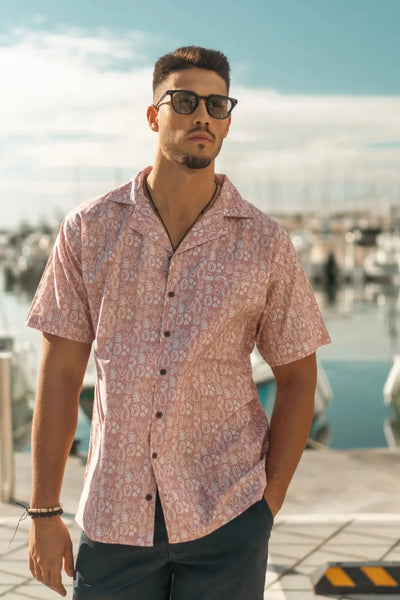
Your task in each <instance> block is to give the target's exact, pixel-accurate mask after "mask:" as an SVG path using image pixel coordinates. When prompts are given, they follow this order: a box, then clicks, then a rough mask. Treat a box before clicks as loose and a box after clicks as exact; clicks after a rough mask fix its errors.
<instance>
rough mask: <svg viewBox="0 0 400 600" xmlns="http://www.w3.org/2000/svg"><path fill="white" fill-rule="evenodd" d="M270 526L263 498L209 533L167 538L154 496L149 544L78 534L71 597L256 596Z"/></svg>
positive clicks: (193, 599)
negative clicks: (181, 539)
mask: <svg viewBox="0 0 400 600" xmlns="http://www.w3.org/2000/svg"><path fill="white" fill-rule="evenodd" d="M272 524H273V517H272V513H271V511H270V509H269V507H268V504H267V503H266V501H265V500H264V499H263V500H260V501H259V502H256V504H253V506H251V507H250V508H248V509H247V510H246V511H245V512H244V513H242V514H241V515H239V516H238V517H236V518H235V519H233V520H232V521H230V522H229V523H227V524H226V525H223V526H222V527H220V528H219V529H217V530H216V531H213V532H212V533H210V534H209V535H207V536H205V537H202V538H199V539H197V540H193V541H190V542H183V543H180V544H170V543H169V542H168V537H167V531H166V527H165V521H164V516H163V512H162V508H161V503H160V501H159V498H158V496H157V503H156V516H155V533H154V546H153V547H150V548H149V547H141V546H127V545H119V544H103V543H100V542H94V541H92V540H90V539H89V538H88V537H87V536H86V534H85V533H82V537H81V542H80V546H79V551H78V556H77V561H76V573H75V579H74V596H73V598H74V600H85V599H91V600H93V599H97V600H262V599H263V596H264V586H265V573H266V568H267V558H268V540H269V536H270V533H271V528H272Z"/></svg>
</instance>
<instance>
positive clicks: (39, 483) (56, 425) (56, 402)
mask: <svg viewBox="0 0 400 600" xmlns="http://www.w3.org/2000/svg"><path fill="white" fill-rule="evenodd" d="M40 379H41V380H39V388H38V394H37V398H36V404H35V412H34V419H33V427H32V495H31V506H35V507H43V508H44V507H51V506H56V505H57V503H58V502H59V500H60V490H61V485H62V480H63V476H64V470H65V464H66V461H67V458H68V454H69V451H70V448H71V444H72V442H73V439H74V435H75V431H76V426H77V416H78V403H79V392H80V388H77V387H76V386H73V385H71V383H70V382H66V381H63V379H62V378H59V379H58V380H56V381H55V380H54V379H55V378H54V377H46V375H43V376H41V378H40Z"/></svg>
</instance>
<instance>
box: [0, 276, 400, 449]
mask: <svg viewBox="0 0 400 600" xmlns="http://www.w3.org/2000/svg"><path fill="white" fill-rule="evenodd" d="M315 292H316V295H317V299H318V301H319V304H320V306H321V309H322V312H323V315H324V318H325V321H326V324H327V327H328V330H329V332H330V334H331V337H332V341H333V343H332V344H331V345H329V346H326V347H323V348H321V349H320V350H319V351H318V358H319V361H320V363H321V364H322V366H323V368H324V370H325V373H326V375H327V378H328V381H329V384H330V386H331V388H332V401H331V404H330V406H329V407H328V408H327V410H326V413H325V416H324V418H323V420H322V421H321V422H319V423H317V424H316V425H315V426H314V428H313V432H312V433H313V437H314V439H316V440H317V441H319V442H320V443H323V444H326V445H328V446H329V447H331V448H343V449H344V448H377V447H386V446H388V437H387V427H388V423H390V422H391V421H392V420H393V418H394V412H393V410H392V408H391V407H389V406H386V405H385V404H384V401H383V386H384V383H385V381H386V379H387V376H388V374H389V371H390V368H391V365H392V360H393V357H394V356H395V355H396V354H397V353H400V347H399V345H400V340H399V339H398V332H399V324H400V299H399V287H398V286H387V285H386V286H385V285H377V284H363V285H361V284H360V285H359V286H351V285H343V286H342V287H339V288H338V289H337V290H336V291H335V293H332V291H330V292H327V291H325V290H323V289H318V288H317V289H315ZM30 302H31V294H29V293H27V292H26V291H25V292H24V291H22V290H18V289H10V290H8V291H5V290H4V289H3V290H2V291H1V293H0V329H2V333H7V334H9V335H12V336H14V337H15V339H16V341H17V343H29V344H31V345H32V347H33V349H34V354H35V360H37V361H38V360H39V356H40V346H41V334H40V333H39V332H36V331H34V330H30V329H29V328H27V327H25V326H24V321H25V318H26V315H27V312H28V309H29V306H30ZM273 396H274V384H273V383H272V384H267V385H266V386H265V387H264V388H262V389H261V390H260V399H261V402H262V403H263V405H264V407H265V409H266V411H267V412H270V411H271V409H272V405H273ZM89 435H90V422H89V420H88V419H87V417H86V416H85V415H84V413H83V412H81V414H80V418H79V425H78V430H77V434H76V437H77V439H79V440H80V441H79V445H78V449H79V451H82V452H85V451H86V450H87V448H88V442H89Z"/></svg>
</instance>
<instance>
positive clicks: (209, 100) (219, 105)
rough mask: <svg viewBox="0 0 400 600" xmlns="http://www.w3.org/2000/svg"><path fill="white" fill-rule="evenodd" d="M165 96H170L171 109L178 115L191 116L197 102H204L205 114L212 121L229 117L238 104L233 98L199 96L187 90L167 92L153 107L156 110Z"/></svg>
mask: <svg viewBox="0 0 400 600" xmlns="http://www.w3.org/2000/svg"><path fill="white" fill-rule="evenodd" d="M166 96H171V104H172V108H173V109H174V111H175V112H176V113H178V114H179V115H191V114H192V113H194V111H195V110H196V108H197V107H198V105H199V100H205V101H206V108H207V112H208V114H209V115H210V117H213V119H226V118H227V117H229V115H230V114H231V112H232V110H233V109H234V108H235V106H236V104H237V102H238V101H237V100H235V98H229V97H228V96H220V95H219V94H210V95H209V96H199V95H198V94H196V93H195V92H189V91H188V90H167V91H166V92H164V94H163V95H162V96H161V98H160V99H159V101H158V102H157V104H155V105H154V106H155V107H156V108H158V107H159V106H160V102H161V101H162V100H164V98H165V97H166Z"/></svg>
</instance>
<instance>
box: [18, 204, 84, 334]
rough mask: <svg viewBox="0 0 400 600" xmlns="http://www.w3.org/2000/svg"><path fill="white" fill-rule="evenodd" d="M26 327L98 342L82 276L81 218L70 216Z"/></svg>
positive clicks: (50, 261) (52, 253)
mask: <svg viewBox="0 0 400 600" xmlns="http://www.w3.org/2000/svg"><path fill="white" fill-rule="evenodd" d="M26 325H28V326H29V327H32V328H34V329H39V330H40V331H43V332H46V333H51V334H53V335H57V336H60V337H64V338H67V339H70V340H73V341H77V342H86V343H91V342H92V341H93V339H94V333H93V325H92V320H91V316H90V308H89V301H88V296H87V290H86V286H85V283H84V281H83V277H82V242H81V227H80V218H79V215H75V216H71V217H67V218H66V219H65V221H64V222H63V224H62V225H61V228H60V231H59V234H58V237H57V239H56V242H55V244H54V247H53V250H52V252H51V255H50V257H49V260H48V262H47V265H46V267H45V270H44V272H43V275H42V278H41V280H40V283H39V286H38V288H37V290H36V293H35V296H34V298H33V301H32V305H31V308H30V311H29V314H28V317H27V321H26Z"/></svg>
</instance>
